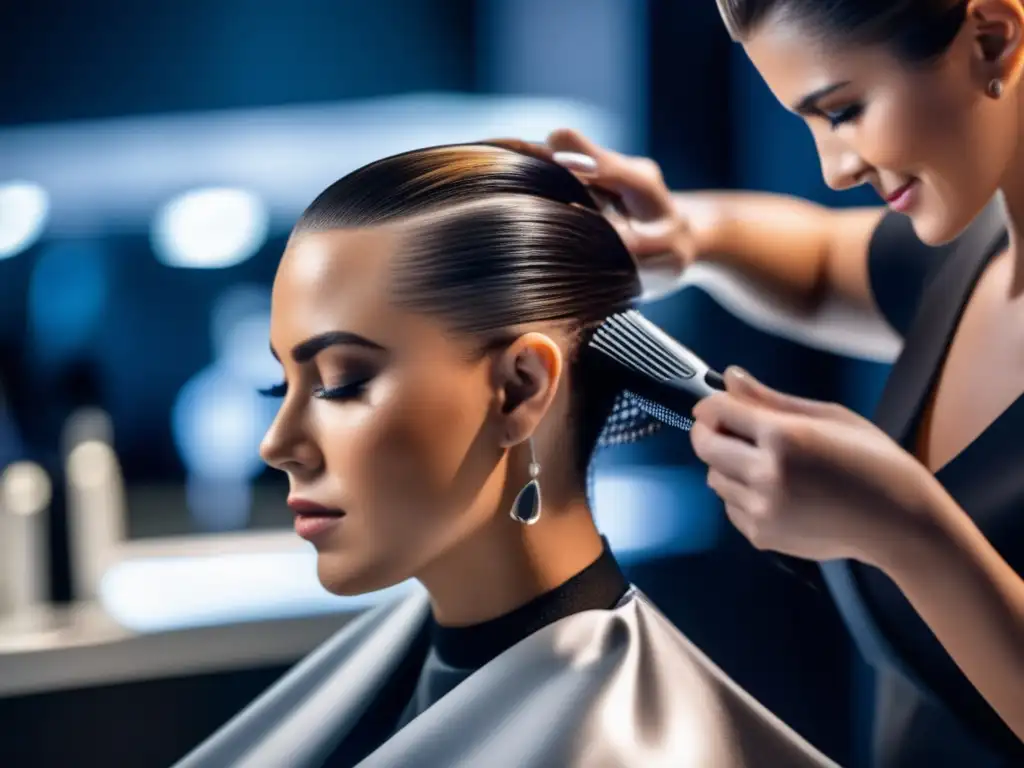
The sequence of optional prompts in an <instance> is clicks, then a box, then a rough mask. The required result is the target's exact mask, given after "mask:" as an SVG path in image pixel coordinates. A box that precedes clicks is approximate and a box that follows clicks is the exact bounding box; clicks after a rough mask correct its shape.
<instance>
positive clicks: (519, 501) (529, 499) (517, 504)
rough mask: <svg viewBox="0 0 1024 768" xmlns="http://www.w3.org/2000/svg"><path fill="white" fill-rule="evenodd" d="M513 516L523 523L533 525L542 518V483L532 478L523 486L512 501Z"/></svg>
mask: <svg viewBox="0 0 1024 768" xmlns="http://www.w3.org/2000/svg"><path fill="white" fill-rule="evenodd" d="M511 516H512V519H513V520H518V521H519V522H520V523H522V524H523V525H533V524H534V523H536V522H537V521H538V520H540V483H538V482H537V481H536V480H531V481H530V482H528V483H527V484H526V485H524V486H523V490H521V491H520V492H519V494H518V495H517V496H516V500H515V501H513V502H512V513H511Z"/></svg>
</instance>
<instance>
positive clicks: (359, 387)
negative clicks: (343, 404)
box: [313, 379, 370, 400]
mask: <svg viewBox="0 0 1024 768" xmlns="http://www.w3.org/2000/svg"><path fill="white" fill-rule="evenodd" d="M369 383H370V379H362V380H360V381H353V382H349V383H348V384H342V385H340V386H337V387H317V388H316V389H314V390H313V397H318V398H320V399H321V400H355V399H357V398H359V397H362V396H363V393H364V392H366V385H367V384H369Z"/></svg>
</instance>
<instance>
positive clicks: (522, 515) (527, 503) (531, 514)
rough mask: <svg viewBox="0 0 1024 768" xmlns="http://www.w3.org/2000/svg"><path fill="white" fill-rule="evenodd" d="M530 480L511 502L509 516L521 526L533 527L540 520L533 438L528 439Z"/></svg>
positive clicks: (538, 473)
mask: <svg viewBox="0 0 1024 768" xmlns="http://www.w3.org/2000/svg"><path fill="white" fill-rule="evenodd" d="M529 442H530V467H529V472H530V480H529V482H528V483H527V484H526V485H524V486H523V490H521V491H520V492H519V493H518V494H516V500H515V501H513V502H512V510H511V511H510V512H509V515H510V516H511V518H512V519H513V520H516V521H517V522H520V523H522V524H523V525H533V524H534V523H536V522H537V521H538V520H540V511H541V510H540V482H539V481H538V480H537V476H538V475H540V464H538V463H537V454H536V453H534V450H533V438H532V437H531V438H530V441H529Z"/></svg>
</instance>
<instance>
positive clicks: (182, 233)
mask: <svg viewBox="0 0 1024 768" xmlns="http://www.w3.org/2000/svg"><path fill="white" fill-rule="evenodd" d="M269 224H270V222H269V216H268V214H267V209H266V206H264V204H263V202H262V201H261V200H260V199H259V198H258V197H257V196H256V195H254V194H252V193H250V192H246V191H244V190H241V189H229V188H211V189H197V190H194V191H192V192H187V193H185V194H184V195H181V196H179V197H176V198H175V199H173V200H171V201H170V202H169V203H167V205H165V206H164V207H163V208H162V209H161V210H160V212H159V213H158V214H157V217H156V220H155V222H154V223H153V232H152V242H153V249H154V251H155V252H156V255H157V258H159V259H160V261H162V262H163V263H164V264H167V265H168V266H171V267H192V268H205V269H213V268H223V267H231V266H234V265H235V264H239V263H241V262H243V261H245V260H246V259H248V258H249V257H251V256H253V255H254V254H255V253H256V252H257V251H258V250H259V249H260V248H261V247H262V246H263V243H265V242H266V239H267V231H268V229H269Z"/></svg>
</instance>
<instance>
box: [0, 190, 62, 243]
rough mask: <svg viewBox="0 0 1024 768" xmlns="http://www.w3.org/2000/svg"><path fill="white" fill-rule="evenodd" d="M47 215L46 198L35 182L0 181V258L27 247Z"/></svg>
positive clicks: (42, 225) (37, 234) (35, 237)
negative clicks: (1, 182) (3, 182)
mask: <svg viewBox="0 0 1024 768" xmlns="http://www.w3.org/2000/svg"><path fill="white" fill-rule="evenodd" d="M49 214H50V197H49V195H47V194H46V190H45V189H43V188H42V187H41V186H39V185H38V184H33V183H32V182H30V181H10V182H7V183H6V184H0V259H6V258H8V257H10V256H16V255H18V254H19V253H21V252H22V251H25V250H28V249H29V248H31V247H32V245H33V244H34V243H35V242H36V241H37V240H38V239H39V237H40V235H42V234H43V229H44V228H45V227H46V220H47V217H48V216H49Z"/></svg>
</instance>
